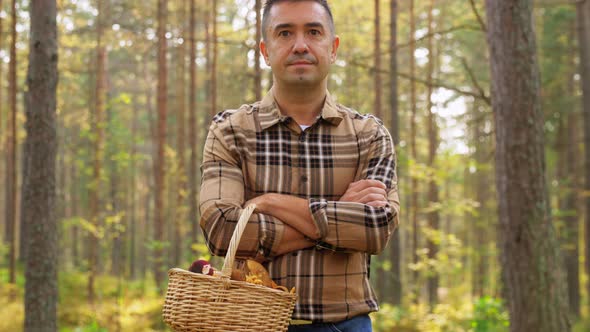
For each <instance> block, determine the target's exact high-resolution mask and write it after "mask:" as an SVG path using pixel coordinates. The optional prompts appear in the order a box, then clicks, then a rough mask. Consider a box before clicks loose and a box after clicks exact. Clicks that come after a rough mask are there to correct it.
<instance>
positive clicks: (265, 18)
mask: <svg viewBox="0 0 590 332" xmlns="http://www.w3.org/2000/svg"><path fill="white" fill-rule="evenodd" d="M287 1H288V2H301V1H313V2H317V3H319V4H320V5H322V7H324V9H325V10H326V12H327V13H328V18H329V21H330V22H329V23H330V31H331V32H332V35H336V29H335V27H334V17H333V16H332V10H330V6H329V5H328V1H326V0H267V1H266V2H265V3H264V9H263V11H262V27H261V29H262V39H264V40H266V28H267V27H268V20H269V16H270V9H271V8H272V6H274V5H276V4H277V3H279V2H287Z"/></svg>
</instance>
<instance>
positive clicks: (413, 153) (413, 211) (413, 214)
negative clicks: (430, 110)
mask: <svg viewBox="0 0 590 332" xmlns="http://www.w3.org/2000/svg"><path fill="white" fill-rule="evenodd" d="M409 4H410V14H409V15H410V48H409V52H410V77H415V76H416V65H415V63H416V60H415V59H414V53H415V52H416V43H415V41H414V40H415V37H414V35H415V34H416V21H415V17H414V0H410V2H409ZM410 107H411V109H412V113H411V114H410V159H412V160H414V162H417V160H418V152H417V149H416V82H415V80H411V82H410ZM411 183H412V184H411V189H410V190H411V192H412V194H411V195H410V202H409V204H410V220H411V223H412V237H413V238H412V240H413V241H412V262H413V263H414V264H417V263H418V246H419V243H418V241H419V240H420V237H419V236H418V235H419V234H418V229H419V225H418V209H419V207H418V179H417V178H416V177H415V176H413V177H412V180H411ZM412 283H413V285H414V287H413V288H414V300H415V302H416V303H418V302H419V298H420V288H421V285H420V276H419V273H418V271H416V270H415V271H414V273H413V280H412Z"/></svg>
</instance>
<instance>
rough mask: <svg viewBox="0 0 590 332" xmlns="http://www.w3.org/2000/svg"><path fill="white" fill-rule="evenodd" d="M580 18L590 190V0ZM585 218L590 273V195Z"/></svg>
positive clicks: (588, 184) (580, 7)
mask: <svg viewBox="0 0 590 332" xmlns="http://www.w3.org/2000/svg"><path fill="white" fill-rule="evenodd" d="M576 12H577V20H578V22H577V23H578V45H579V50H580V73H581V78H582V79H581V80H580V83H581V85H582V113H583V114H584V156H585V165H584V169H585V182H584V190H586V191H588V190H590V1H588V0H585V1H578V2H577V4H576ZM584 200H585V204H586V219H585V222H584V223H585V225H584V229H585V234H584V237H585V243H586V247H585V257H586V259H585V262H584V265H585V269H586V274H590V196H586V198H585V199H584ZM586 293H587V294H590V280H589V281H587V282H586Z"/></svg>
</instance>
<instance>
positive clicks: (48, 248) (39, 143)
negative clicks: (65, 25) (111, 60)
mask: <svg viewBox="0 0 590 332" xmlns="http://www.w3.org/2000/svg"><path fill="white" fill-rule="evenodd" d="M29 10H30V18H31V28H30V53H29V67H28V72H27V85H28V92H27V96H26V100H27V103H26V106H27V110H26V118H27V122H26V131H27V138H26V145H28V146H29V147H30V150H29V152H30V154H28V155H26V156H25V158H24V160H25V163H27V164H28V165H29V166H28V167H25V169H26V170H27V172H26V173H25V174H23V178H26V181H24V183H25V184H26V185H25V187H23V191H24V195H23V198H24V200H23V204H24V205H25V206H27V207H28V208H27V209H26V210H25V211H26V212H25V215H24V222H25V223H26V224H28V225H30V227H28V233H27V238H26V240H27V255H26V268H25V278H26V279H25V280H26V281H25V332H29V331H30V332H33V331H35V332H36V331H57V295H58V289H57V256H58V249H57V248H58V238H57V233H58V230H57V220H56V215H55V196H56V193H55V159H56V154H57V134H56V119H55V118H56V88H57V79H58V72H57V21H56V15H57V10H56V2H55V1H50V0H47V1H32V2H31V4H30V7H29Z"/></svg>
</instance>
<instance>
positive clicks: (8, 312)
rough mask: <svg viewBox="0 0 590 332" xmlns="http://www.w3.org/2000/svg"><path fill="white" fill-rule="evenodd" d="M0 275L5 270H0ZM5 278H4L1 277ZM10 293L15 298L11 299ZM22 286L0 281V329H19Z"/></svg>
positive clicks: (22, 320) (22, 319)
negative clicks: (14, 295)
mask: <svg viewBox="0 0 590 332" xmlns="http://www.w3.org/2000/svg"><path fill="white" fill-rule="evenodd" d="M0 272H3V273H0V275H1V276H2V277H3V275H5V274H6V272H7V270H3V269H2V270H0ZM2 280H5V279H2ZM11 294H16V300H15V301H11V300H10V298H11ZM23 294H24V292H23V288H22V286H15V285H11V284H7V283H4V282H2V283H0V308H1V309H0V331H19V330H20V329H22V326H23V322H24V316H25V313H24V304H23Z"/></svg>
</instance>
